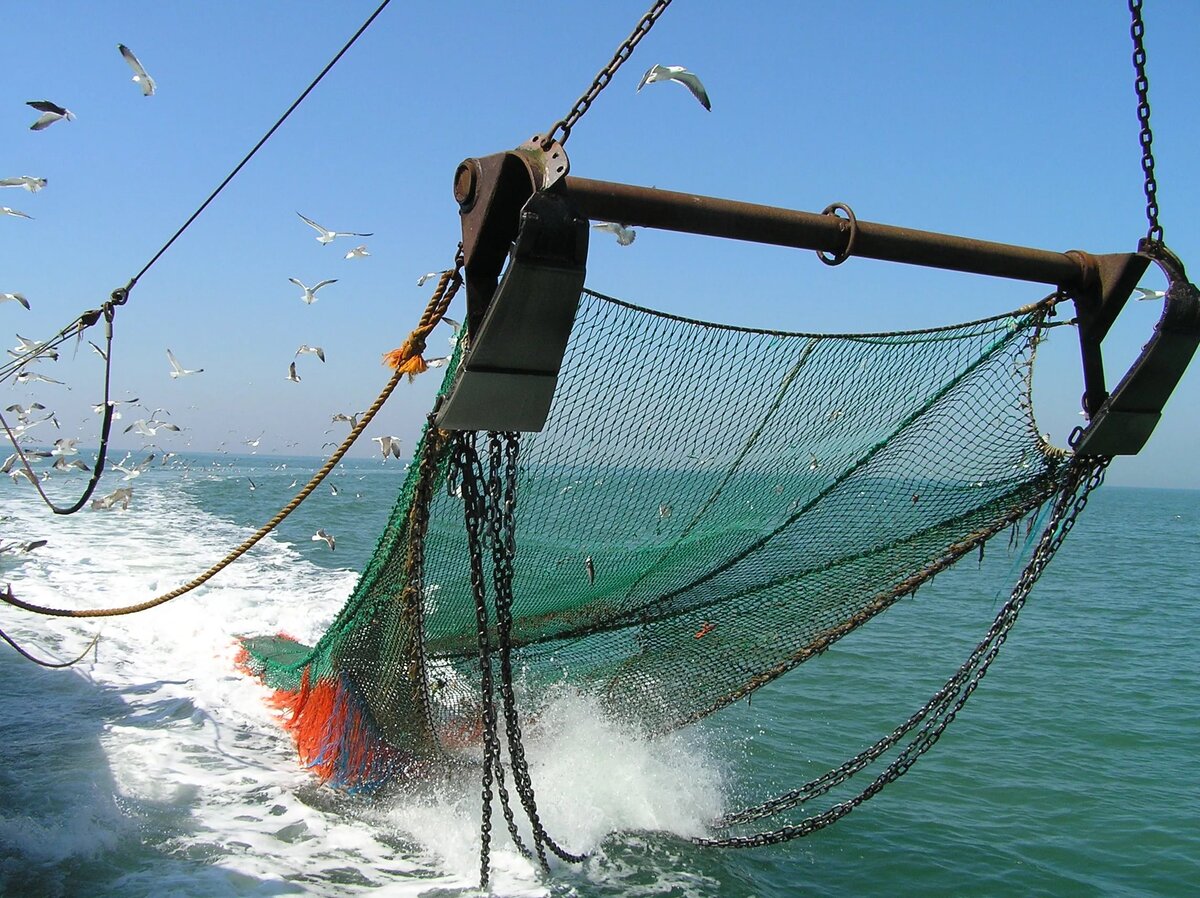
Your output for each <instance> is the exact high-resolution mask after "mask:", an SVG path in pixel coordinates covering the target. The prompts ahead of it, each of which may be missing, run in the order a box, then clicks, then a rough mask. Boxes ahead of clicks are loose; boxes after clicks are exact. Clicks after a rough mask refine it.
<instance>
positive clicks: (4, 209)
mask: <svg viewBox="0 0 1200 898" xmlns="http://www.w3.org/2000/svg"><path fill="white" fill-rule="evenodd" d="M0 215H11V216H12V217H13V218H28V219H29V220H30V221H33V216H32V215H26V214H25V213H24V212H22V211H21V210H20V209H13V208H12V207H11V206H0Z"/></svg>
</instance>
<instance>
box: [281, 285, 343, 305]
mask: <svg viewBox="0 0 1200 898" xmlns="http://www.w3.org/2000/svg"><path fill="white" fill-rule="evenodd" d="M288 280H289V281H291V282H292V283H293V284H295V285H296V286H297V287H299V288H300V289H301V290H303V291H304V295H303V296H301V297H300V298H301V299H302V300H304V302H306V303H307V304H308V305H310V306H311V305H312V304H313V303H314V302H316V301H317V291H318V290H320V289H321V288H322V287H324V286H325V285H326V284H336V283H337V278H330V279H329V280H326V281H318V282H317V283H316V284H315V285H314V286H312V287H305V286H304V285H303V284H302V283H300V282H299V281H298V280H296V279H295V278H288Z"/></svg>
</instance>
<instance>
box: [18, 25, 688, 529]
mask: <svg viewBox="0 0 1200 898" xmlns="http://www.w3.org/2000/svg"><path fill="white" fill-rule="evenodd" d="M117 50H118V52H119V53H120V55H121V57H122V59H124V61H125V62H126V63H127V64H128V65H129V67H130V69H132V71H133V77H132V81H133V82H134V83H135V84H136V85H137V86H138V87H139V88H140V89H141V92H142V95H143V96H145V97H151V96H153V95H154V94H155V92H156V90H157V85H156V83H155V81H154V79H153V78H152V77H151V76H150V74H149V73H148V72H147V71H146V69H145V67H144V66H143V65H142V63H141V61H140V60H139V59H138V58H137V56H136V55H135V54H134V53H133V51H132V50H130V49H129V48H128V47H127V46H125V45H124V44H118V45H117ZM668 81H674V82H676V83H678V84H681V85H683V86H684V87H686V88H687V89H688V90H689V91H690V92H691V93H692V95H693V96H694V97H695V98H696V100H697V101H698V102H699V103H700V104H701V105H702V106H703V107H704V108H705V109H708V110H711V108H712V106H711V103H710V101H709V98H708V94H707V91H706V90H705V88H704V85H703V84H702V83H701V81H700V79H699V78H698V77H697V76H696V75H695V74H694V73H692V72H690V71H688V70H687V69H685V68H684V67H682V66H663V65H655V66H653V67H651V68H650V69H648V70H647V71H646V73H645V74H644V75H643V76H642V78H641V81H640V82H639V83H638V85H637V90H638V91H641V90H642V88H643V87H645V86H646V85H647V84H654V83H665V82H668ZM27 105H28V106H30V107H31V108H32V109H33V110H34V111H36V112H37V113H39V115H38V117H37V119H36V120H35V121H34V122H33V123H32V124H31V125H30V126H29V128H30V130H32V131H45V130H46V129H48V128H50V127H51V126H52V125H55V124H57V123H58V122H70V121H74V120H75V118H76V116H75V113H74V112H72V111H71V110H70V109H68V108H66V107H65V106H62V105H59V104H58V103H55V102H53V101H51V100H47V99H41V100H29V101H27ZM47 183H48V181H47V179H46V178H42V177H33V176H30V175H21V176H19V177H11V178H3V179H0V189H3V188H13V189H20V190H25V191H26V192H27V193H29V194H31V195H32V194H36V193H38V192H39V191H41V190H43V189H44V188H45V187H46V185H47ZM296 214H297V215H298V216H299V218H300V219H301V220H302V221H303V222H304V223H305V224H306V225H308V226H309V227H311V228H312V229H313V230H314V231H316V240H317V242H318V243H320V244H321V245H322V246H328V245H329V244H330V243H332V242H334V241H335V240H338V239H340V238H366V237H371V236H373V233H371V232H360V231H338V230H333V229H330V228H327V227H325V226H324V225H321V224H318V223H317V222H316V221H314V220H313V219H311V218H309V217H307V216H305V215H303V214H301V213H300V212H297V213H296ZM0 216H8V217H11V218H19V219H32V217H33V216H31V215H29V214H27V213H25V212H23V211H21V210H19V209H15V208H13V207H10V206H7V205H0ZM594 227H596V228H597V229H599V230H602V231H606V232H609V233H612V234H613V235H614V237H615V238H616V240H617V243H618V244H619V245H620V246H629V245H630V244H632V243H633V241H634V239H635V238H636V236H637V235H636V232H635V231H634V229H633V228H632V227H629V226H627V225H625V224H621V223H618V222H598V223H596V224H595V225H594ZM370 255H371V253H370V251H369V250H368V249H367V246H366V244H365V243H360V244H358V245H357V246H354V247H353V248H352V249H350V250H348V251H347V252H346V253H345V254H344V256H343V258H344V259H346V260H358V259H364V258H367V257H368V256H370ZM442 274H444V272H442V271H431V272H427V273H426V274H423V275H421V277H420V278H418V280H417V285H418V286H423V285H424V284H425V282H426V281H428V280H430V279H432V278H437V277H440V276H441V275H442ZM288 281H289V282H290V283H292V284H293V285H295V286H296V287H298V288H299V289H300V291H301V292H300V296H299V299H300V300H301V301H302V302H304V303H305V304H306V305H312V304H313V303H315V302H317V300H318V298H319V297H318V292H319V291H321V290H322V289H324V288H326V287H328V286H330V285H332V284H336V283H337V282H338V278H326V279H323V280H319V281H317V282H316V283H315V284H313V285H311V286H309V285H307V284H305V283H304V282H302V281H301V280H300V279H299V278H294V277H289V278H288ZM8 302H13V303H17V304H19V305H21V306H24V307H25V308H26V309H29V308H30V302H29V300H28V298H27V297H26V296H25V295H24V294H23V293H18V292H7V293H3V292H0V304H3V303H8ZM445 321H446V322H447V324H449V326H450V327H451V330H452V335H451V337H450V340H449V342H450V345H451V347H452V349H453V347H454V346H455V345H456V344H457V341H458V335H459V331H460V329H461V325H460V324H459V322H456V321H453V320H451V319H445ZM17 339H18V341H19V342H18V345H17V346H16V347H14V348H12V349H9V350H8V354H9V355H10V356H11V357H13V358H14V359H16V360H17V364H18V366H19V369H20V370H19V372H18V373H17V375H16V376H15V378H14V380H15V382H16V383H18V384H29V383H32V382H43V383H48V384H55V385H60V386H66V385H65V384H63V382H62V381H59V380H56V379H54V378H51V377H49V376H47V375H44V374H41V373H39V372H37V371H35V370H32V367H31V366H32V365H33V364H34V363H35V362H39V361H43V360H50V361H56V360H57V359H58V353H57V352H56V351H55V350H54V349H53V348H52V347H50V346H49V345H47V344H45V343H40V342H38V341H35V340H29V339H27V338H25V337H21V336H20V335H17ZM88 342H89V343H90V345H91V347H92V349H93V350H94V351H95V352H96V353H98V354H99V355H101V356H102V357H103V358H105V359H107V355H106V354H105V352H104V350H102V349H101V348H100V347H99V346H97V345H96V344H95V343H93V342H92V341H90V340H89V341H88ZM166 355H167V362H168V365H169V371H168V374H169V376H170V378H171V379H172V380H177V379H179V378H183V377H190V376H193V375H197V374H202V373H203V372H204V369H203V368H187V367H185V366H184V365H183V364H182V363H181V362H180V361H179V359H178V358H177V357H176V356H175V353H174V352H173V351H172V350H171V349H169V348H168V349H167V351H166ZM305 355H315V356H316V357H317V359H318V360H319V361H320V362H322V363H324V362H325V351H324V349H323V348H322V347H320V346H309V345H307V344H303V345H301V346H300V347H299V348H298V349H297V350H296V352H295V354H294V355H293V358H292V359H291V361H290V362H289V363H288V370H287V375H286V378H287V380H288V381H290V382H292V383H299V382H300V381H301V376H300V373H299V371H298V370H297V361H298V360H299V359H300V358H301V356H305ZM450 358H451V355H445V356H442V357H438V358H432V359H429V360H428V364H429V365H430V366H431V367H439V366H442V365H445V364H446V363H448V362H449V360H450ZM66 388H67V389H70V387H69V386H67V387H66ZM137 403H138V400H137V399H136V398H131V399H124V400H110V402H109V404H110V405H111V406H112V409H113V412H112V417H113V419H114V420H115V419H119V418H120V417H121V412H120V411H119V409H118V406H119V405H122V404H137ZM5 411H7V412H11V413H13V414H15V416H16V421H17V423H16V426H15V427H12V428H9V433H10V436H11V437H12V438H13V439H14V440H15V441H28V440H29V439H30V437H28V436H27V434H28V433H29V431H30V430H31V429H32V428H34V427H35V426H37V425H40V424H43V423H46V422H50V423H52V424H53V426H54V427H55V428H56V429H57V428H58V427H59V422H58V420H57V418H56V417H55V415H54V413H53V412H52V411H50V410H49V409H47V408H46V406H45V405H43V404H41V403H40V402H31V403H30V404H29V405H28V406H23V405H21V404H12V405H9V406H8V407H7V408H6V409H5ZM93 411H95V412H96V413H97V414H101V413H103V411H104V405H103V404H100V405H96V406H93ZM145 411H146V414H145V416H144V417H141V418H138V419H136V420H135V421H134V422H133V423H132V424H129V425H128V426H127V427H125V428H124V430H123V433H126V434H130V433H132V434H136V435H138V436H141V437H143V438H145V439H146V440H152V439H154V438H155V437H156V436H158V434H159V433H160V432H163V431H166V432H171V433H178V432H181V431H182V430H183V428H181V427H180V426H179V425H177V424H175V423H172V422H170V421H167V420H164V419H163V418H162V417H161V415H169V414H170V413H169V412H167V411H166V410H165V409H154V410H150V409H148V408H147V409H145ZM42 412H44V413H45V414H44V415H41V416H40V417H35V415H37V414H38V413H42ZM361 414H362V413H361V412H357V413H353V414H345V413H339V414H335V415H333V417H332V419H331V423H337V422H339V421H341V422H345V423H348V424H349V425H350V427H351V428H354V427H356V426H357V425H358V419H359V416H360V415H361ZM328 432H329V431H326V433H328ZM260 439H261V436H260ZM372 440H373V441H374V442H376V443H378V444H379V450H380V454H381V455H382V457H383V459H384V460H385V461H386V460H387V459H389V458H396V459H399V458H400V457H401V441H400V438H399V437H396V436H392V435H384V436H377V437H372ZM243 442H246V443H247V444H248V445H252V446H257V442H258V441H257V440H256V441H253V442H252V441H248V440H247V441H243ZM77 443H78V438H59V439H56V440H55V441H54V443H53V444H52V446H51V448H50V449H32V448H31V449H26V450H25V451H24V455H25V457H26V459H29V460H33V461H37V460H42V459H51V458H52V459H54V461H53V463H52V464H51V466H50V467H51V468H52V469H54V470H57V471H60V472H73V471H83V472H88V473H90V472H91V470H92V469H91V467H90V466H89V465H88V464H87V463H86V462H85V461H84V460H83V459H81V458H79V449H78V448H77V445H76V444H77ZM153 445H154V444H153V443H149V444H147V445H146V447H145V448H151V447H153ZM329 445H333V444H332V443H326V444H325V446H329ZM325 446H323V447H322V448H323V449H324V448H325ZM174 455H175V453H173V452H168V453H164V454H163V457H162V462H161V463H166V461H167V459H168V458H170V457H172V456H174ZM19 458H20V455H19V454H18V453H13V454H12V455H10V456H9V457H8V459H7V460H6V461H5V463H4V464H3V465H2V466H0V473H3V474H9V475H10V476H11V477H12V478H13V480H14V481H16V480H19V479H21V478H26V479H29V480H33V479H34V478H33V477H32V476H31V475H30V468H29V467H28V466H27V464H24V463H23V464H21V465H18V464H17V461H18V460H19ZM155 458H156V455H155V453H149V454H147V455H145V456H144V457H143V458H142V459H141V460H140V461H136V462H134V461H133V460H132V454H131V453H127V454H126V456H125V458H124V459H122V460H121V461H120V462H117V463H116V464H114V465H112V467H113V469H114V470H116V471H118V472H120V473H121V474H122V475H123V477H122V480H123V481H126V482H128V481H132V480H134V479H135V478H137V477H138V476H140V475H141V474H142V473H143V472H144V471H146V470H147V469H149V467H150V466H151V464H152V463H153V461H154V459H155ZM49 476H50V472H49V471H48V470H44V469H43V470H42V472H41V473H40V475H37V477H38V479H42V480H44V479H46V478H48V477H49ZM250 488H251V489H252V490H253V489H254V484H253V481H251V486H250ZM331 490H332V491H333V495H337V488H336V487H331ZM132 499H133V487H132V486H120V487H118V488H117V489H115V490H113V491H112V492H111V493H109V494H107V495H105V496H103V497H101V498H98V499H95V500H93V501H92V503H91V508H93V509H95V510H111V509H120V510H127V509H128V508H129V507H130V503H131V501H132ZM312 539H313V541H317V542H324V543H325V544H326V545H327V546H328V547H329V549H330V550H331V551H332V550H333V549H334V546H335V540H334V537H333V536H332V535H330V534H328V533H327V532H326V531H325V530H324V529H318V530H317V532H316V533H315V534H314V535H313V536H312ZM28 545H29V546H30V547H33V548H36V547H37V546H38V545H40V543H37V544H35V543H29V544H28ZM16 548H17V544H15V543H14V544H12V545H5V546H0V552H5V551H13V550H14V549H16ZM24 550H25V551H28V549H24Z"/></svg>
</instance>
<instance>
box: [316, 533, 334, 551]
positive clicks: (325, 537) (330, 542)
mask: <svg viewBox="0 0 1200 898" xmlns="http://www.w3.org/2000/svg"><path fill="white" fill-rule="evenodd" d="M321 540H324V541H325V545H327V546H329V551H330V552H332V551H333V550H334V547H335V542H336V541H335V540H334V538H333V537H332V536H330V535H329V534H328V533H326V532H325V528H324V527H321V528H318V529H317V532H316V533H314V534H313V535H312V541H313V542H315V543H316V542H320V541H321Z"/></svg>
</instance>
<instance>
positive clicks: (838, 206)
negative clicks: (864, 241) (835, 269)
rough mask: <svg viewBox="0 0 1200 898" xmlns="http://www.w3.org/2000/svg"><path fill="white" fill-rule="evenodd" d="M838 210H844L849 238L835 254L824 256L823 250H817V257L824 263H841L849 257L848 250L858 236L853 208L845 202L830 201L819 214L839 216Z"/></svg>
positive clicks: (850, 249) (851, 247)
mask: <svg viewBox="0 0 1200 898" xmlns="http://www.w3.org/2000/svg"><path fill="white" fill-rule="evenodd" d="M838 210H841V211H842V212H845V213H846V218H845V220H846V221H848V222H850V239H849V240H847V241H846V247H845V248H844V249H843V250H842V251H841V252H840V253H838V254H837V255H836V256H826V255H825V251H824V250H820V249H819V250H817V258H818V259H820V260H821V261H822V262H824V263H825V264H826V265H841V264H842V263H843V262H845V261H846V260H847V259H848V258H850V252H851V251H852V250H853V249H854V238H855V237H857V236H858V219H857V218H856V217H855V215H854V210H853V209H851V208H850V207H849V206H847V205H846V204H845V203H830V204H829V205H828V206H826V207H825V209H824V211H823V212H822V213H821V214H822V215H832V216H833V217H834V218H841V217H842V216H840V215H838V214H837V213H838Z"/></svg>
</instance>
